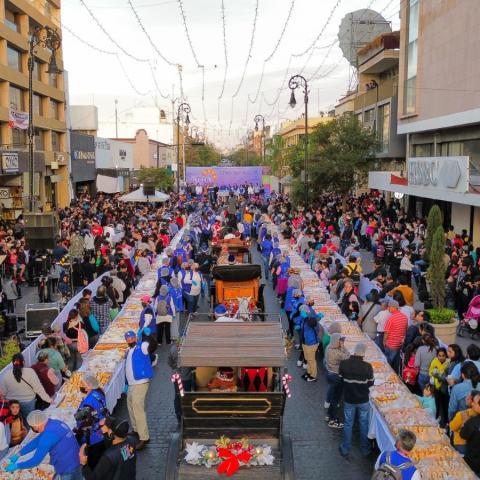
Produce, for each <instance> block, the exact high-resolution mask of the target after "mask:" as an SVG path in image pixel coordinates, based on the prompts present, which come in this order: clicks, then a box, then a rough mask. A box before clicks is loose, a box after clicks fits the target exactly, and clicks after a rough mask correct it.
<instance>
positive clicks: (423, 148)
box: [412, 143, 433, 157]
mask: <svg viewBox="0 0 480 480" xmlns="http://www.w3.org/2000/svg"><path fill="white" fill-rule="evenodd" d="M412 153H413V155H412V157H432V156H433V143H423V144H420V145H412Z"/></svg>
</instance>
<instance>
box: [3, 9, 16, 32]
mask: <svg viewBox="0 0 480 480" xmlns="http://www.w3.org/2000/svg"><path fill="white" fill-rule="evenodd" d="M4 23H5V25H6V26H7V27H8V28H10V29H11V30H14V31H15V32H18V19H17V14H16V13H14V12H12V11H11V10H9V9H8V8H6V9H5V20H4Z"/></svg>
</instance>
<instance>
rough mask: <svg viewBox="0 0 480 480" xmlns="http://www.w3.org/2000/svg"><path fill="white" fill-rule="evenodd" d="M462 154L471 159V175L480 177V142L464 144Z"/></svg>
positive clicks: (468, 141) (471, 141) (474, 141)
mask: <svg viewBox="0 0 480 480" xmlns="http://www.w3.org/2000/svg"><path fill="white" fill-rule="evenodd" d="M462 154H463V155H468V156H469V157H470V175H480V140H467V141H465V142H463V153H462Z"/></svg>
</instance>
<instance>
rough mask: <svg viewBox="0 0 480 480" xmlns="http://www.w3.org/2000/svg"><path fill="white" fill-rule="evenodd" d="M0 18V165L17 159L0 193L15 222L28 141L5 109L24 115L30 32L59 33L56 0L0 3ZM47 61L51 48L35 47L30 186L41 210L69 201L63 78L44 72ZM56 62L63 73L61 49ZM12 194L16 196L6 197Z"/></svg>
mask: <svg viewBox="0 0 480 480" xmlns="http://www.w3.org/2000/svg"><path fill="white" fill-rule="evenodd" d="M0 19H1V22H0V137H1V144H2V145H1V146H0V154H1V156H2V161H3V160H4V159H5V158H8V159H10V160H11V159H15V158H16V159H17V163H18V168H17V170H16V171H9V172H7V171H6V169H5V168H4V169H2V173H1V174H0V189H2V190H1V192H0V193H1V195H2V197H3V198H4V201H3V203H4V205H5V209H4V217H6V218H14V217H15V216H16V215H18V214H19V213H20V211H21V208H22V206H23V203H24V202H22V198H23V199H25V198H26V197H27V196H28V185H29V181H28V139H27V130H20V129H16V128H9V123H8V122H9V109H10V108H13V109H15V110H17V111H20V112H28V57H29V33H30V32H31V31H33V30H34V29H35V28H36V27H39V26H49V27H51V28H53V29H57V30H60V0H38V1H37V0H30V1H27V0H0ZM50 57H51V52H50V51H49V50H47V49H44V48H42V47H40V46H38V47H36V48H35V59H34V62H35V63H34V71H33V92H34V96H33V122H34V127H35V144H34V149H35V153H34V171H35V179H34V184H35V194H36V195H37V196H38V197H39V200H40V205H41V206H42V207H43V209H44V210H45V211H48V210H50V209H51V208H52V207H53V206H54V205H57V206H66V205H68V203H69V202H70V194H69V172H68V159H69V155H68V153H67V150H68V148H67V139H66V124H65V88H64V74H63V73H60V74H55V75H53V74H48V73H47V68H48V63H49V61H50ZM56 61H57V65H58V67H59V69H60V70H63V60H62V48H61V47H60V48H59V49H58V50H57V51H56ZM14 161H15V160H14ZM3 163H5V162H3ZM2 166H5V165H2ZM11 192H15V194H14V195H20V196H10V198H7V197H8V196H9V195H10V193H11Z"/></svg>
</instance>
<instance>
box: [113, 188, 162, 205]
mask: <svg viewBox="0 0 480 480" xmlns="http://www.w3.org/2000/svg"><path fill="white" fill-rule="evenodd" d="M119 200H120V201H121V202H143V203H145V202H166V201H167V200H170V197H169V196H168V195H167V194H166V193H163V192H159V191H158V190H155V195H149V196H148V197H147V196H146V195H144V194H143V188H139V189H138V190H134V191H133V192H130V193H127V194H126V195H122V196H121V197H120V198H119Z"/></svg>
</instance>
